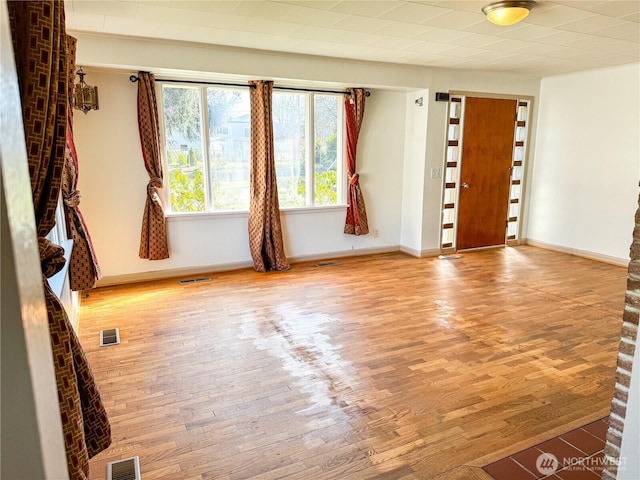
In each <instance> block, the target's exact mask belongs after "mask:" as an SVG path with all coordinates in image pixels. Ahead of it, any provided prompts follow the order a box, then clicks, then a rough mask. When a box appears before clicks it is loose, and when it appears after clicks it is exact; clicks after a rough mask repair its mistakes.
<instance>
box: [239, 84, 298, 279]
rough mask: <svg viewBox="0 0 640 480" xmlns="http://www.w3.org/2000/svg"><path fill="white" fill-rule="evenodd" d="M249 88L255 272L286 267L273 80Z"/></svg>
mask: <svg viewBox="0 0 640 480" xmlns="http://www.w3.org/2000/svg"><path fill="white" fill-rule="evenodd" d="M249 83H250V85H251V86H252V87H251V88H250V91H251V199H250V201H249V248H250V250H251V257H252V258H253V264H254V268H255V269H256V270H257V271H258V272H266V271H268V270H289V262H288V261H287V257H286V256H285V254H284V243H283V241H282V227H281V225H280V207H279V205H278V184H277V183H276V165H275V158H274V155H273V120H272V116H271V92H272V91H273V82H270V81H262V80H258V81H252V82H249Z"/></svg>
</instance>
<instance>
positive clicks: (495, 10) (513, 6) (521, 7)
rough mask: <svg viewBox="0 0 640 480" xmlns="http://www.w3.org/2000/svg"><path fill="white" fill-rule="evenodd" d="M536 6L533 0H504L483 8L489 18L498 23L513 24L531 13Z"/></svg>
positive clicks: (503, 24)
mask: <svg viewBox="0 0 640 480" xmlns="http://www.w3.org/2000/svg"><path fill="white" fill-rule="evenodd" d="M535 6H536V2H534V1H533V0H504V1H500V2H493V3H491V4H489V5H487V6H486V7H483V8H482V13H484V14H485V15H486V16H487V20H489V21H490V22H491V23H495V24H496V25H502V26H506V25H513V24H515V23H518V22H519V21H521V20H524V18H525V17H526V16H527V15H529V10H531V9H532V8H533V7H535Z"/></svg>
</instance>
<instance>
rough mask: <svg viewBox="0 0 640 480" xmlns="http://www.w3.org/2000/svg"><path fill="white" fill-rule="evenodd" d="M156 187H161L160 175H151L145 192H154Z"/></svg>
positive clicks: (151, 193) (150, 193)
mask: <svg viewBox="0 0 640 480" xmlns="http://www.w3.org/2000/svg"><path fill="white" fill-rule="evenodd" d="M156 188H162V179H161V178H160V177H151V178H150V179H149V183H148V184H147V192H148V193H149V195H153V194H154V193H156Z"/></svg>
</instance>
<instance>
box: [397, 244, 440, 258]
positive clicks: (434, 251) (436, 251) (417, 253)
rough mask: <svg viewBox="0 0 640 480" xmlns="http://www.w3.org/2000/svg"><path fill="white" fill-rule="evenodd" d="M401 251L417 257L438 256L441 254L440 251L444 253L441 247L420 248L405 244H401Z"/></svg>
mask: <svg viewBox="0 0 640 480" xmlns="http://www.w3.org/2000/svg"><path fill="white" fill-rule="evenodd" d="M400 251H401V252H402V253H406V254H407V255H411V256H412V257H416V258H425V257H437V256H438V255H440V253H442V252H441V251H440V249H439V248H435V249H434V248H432V249H425V250H418V249H415V248H411V247H407V246H405V245H401V246H400Z"/></svg>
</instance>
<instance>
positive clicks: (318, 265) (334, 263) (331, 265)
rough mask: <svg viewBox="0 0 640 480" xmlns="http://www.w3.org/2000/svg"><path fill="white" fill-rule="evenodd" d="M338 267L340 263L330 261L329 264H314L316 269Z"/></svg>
mask: <svg viewBox="0 0 640 480" xmlns="http://www.w3.org/2000/svg"><path fill="white" fill-rule="evenodd" d="M338 265H342V263H340V262H336V261H335V260H334V261H330V262H320V263H316V267H336V266H338Z"/></svg>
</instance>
